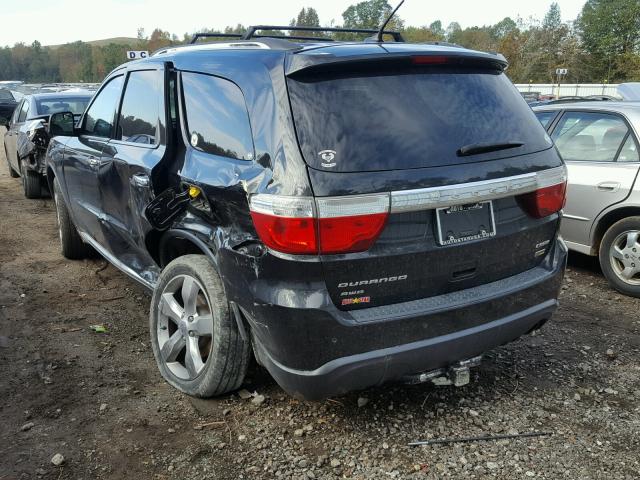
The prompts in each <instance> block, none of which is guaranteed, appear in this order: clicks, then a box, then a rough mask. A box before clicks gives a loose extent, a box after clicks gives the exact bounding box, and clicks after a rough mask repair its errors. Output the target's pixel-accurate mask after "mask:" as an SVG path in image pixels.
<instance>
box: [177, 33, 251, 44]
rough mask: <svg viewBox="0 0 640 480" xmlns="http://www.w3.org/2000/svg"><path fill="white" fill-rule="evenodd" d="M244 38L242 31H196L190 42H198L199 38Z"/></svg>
mask: <svg viewBox="0 0 640 480" xmlns="http://www.w3.org/2000/svg"><path fill="white" fill-rule="evenodd" d="M216 37H218V38H243V34H242V33H196V34H195V35H194V36H193V37H192V38H191V41H190V42H189V43H196V42H197V41H198V39H199V38H216Z"/></svg>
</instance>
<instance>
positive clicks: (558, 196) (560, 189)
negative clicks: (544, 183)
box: [518, 182, 567, 218]
mask: <svg viewBox="0 0 640 480" xmlns="http://www.w3.org/2000/svg"><path fill="white" fill-rule="evenodd" d="M566 190H567V182H562V183H558V184H557V185H551V186H548V187H543V188H539V189H538V190H536V191H535V192H530V193H526V194H524V195H520V197H518V200H519V201H520V205H521V206H522V208H523V209H524V210H525V211H526V212H527V213H528V214H529V215H531V216H532V217H534V218H543V217H547V216H549V215H551V214H553V213H556V212H559V211H560V210H562V207H564V202H565V194H566Z"/></svg>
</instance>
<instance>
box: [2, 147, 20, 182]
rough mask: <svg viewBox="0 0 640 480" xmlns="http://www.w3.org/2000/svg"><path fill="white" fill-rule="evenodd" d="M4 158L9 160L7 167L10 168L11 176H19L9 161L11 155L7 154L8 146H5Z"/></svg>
mask: <svg viewBox="0 0 640 480" xmlns="http://www.w3.org/2000/svg"><path fill="white" fill-rule="evenodd" d="M4 159H5V160H6V162H7V168H8V169H9V176H10V177H11V178H18V177H19V176H20V175H18V173H17V172H16V171H15V170H14V169H13V168H12V167H11V163H9V155H8V154H7V147H5V148H4Z"/></svg>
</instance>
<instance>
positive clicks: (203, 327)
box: [189, 314, 213, 337]
mask: <svg viewBox="0 0 640 480" xmlns="http://www.w3.org/2000/svg"><path fill="white" fill-rule="evenodd" d="M189 327H190V328H191V330H195V332H196V334H197V335H199V336H201V337H210V336H212V335H213V317H212V316H211V314H207V315H197V316H195V317H194V319H193V322H192V323H191V325H190V326H189Z"/></svg>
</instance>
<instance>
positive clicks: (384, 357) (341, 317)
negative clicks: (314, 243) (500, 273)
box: [239, 240, 567, 400]
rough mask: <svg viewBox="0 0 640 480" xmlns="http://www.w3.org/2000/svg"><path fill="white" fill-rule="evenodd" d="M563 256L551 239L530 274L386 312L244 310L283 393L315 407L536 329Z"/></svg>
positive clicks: (553, 293)
mask: <svg viewBox="0 0 640 480" xmlns="http://www.w3.org/2000/svg"><path fill="white" fill-rule="evenodd" d="M566 257H567V250H566V246H565V245H564V243H563V242H562V240H557V241H556V242H555V245H554V246H553V248H551V249H550V251H549V253H548V255H547V257H546V258H545V259H544V261H543V262H542V263H541V264H540V266H538V267H536V268H534V269H531V270H529V271H526V272H523V273H521V274H518V275H515V276H513V277H509V278H506V279H503V280H499V281H497V282H492V283H490V284H486V285H481V286H479V287H474V288H470V289H467V290H462V291H457V292H453V293H448V294H445V295H439V296H436V297H430V298H427V299H422V300H416V301H411V302H405V303H401V304H394V305H388V306H383V307H374V308H369V309H363V310H356V311H351V312H345V311H340V310H338V309H336V308H335V307H334V306H333V304H332V303H331V302H330V301H329V302H324V301H317V302H316V303H315V305H313V307H315V308H313V307H312V306H311V303H312V302H310V301H309V300H307V302H306V306H307V307H306V308H301V306H298V308H291V307H288V306H287V307H284V306H279V305H277V302H273V301H271V302H269V303H260V302H254V303H253V305H251V306H244V307H243V308H242V310H243V312H244V313H245V315H246V316H247V318H248V320H249V323H250V325H251V331H252V334H253V339H254V348H255V351H256V355H257V357H258V360H259V362H260V363H262V364H263V365H264V366H265V367H266V368H267V370H268V371H269V372H270V373H271V375H272V376H273V377H274V378H275V380H276V381H277V382H278V384H279V385H280V386H281V387H282V388H283V389H284V390H286V391H287V392H288V393H290V394H292V395H294V396H298V397H302V398H306V399H309V400H315V399H321V398H325V397H329V396H333V395H340V394H343V393H346V392H348V391H352V390H358V389H363V388H366V387H370V386H373V385H379V384H381V383H384V382H388V381H392V380H397V379H400V378H402V377H403V376H405V375H410V374H415V373H419V372H425V371H429V370H434V369H438V368H442V367H446V366H449V365H451V364H453V363H455V362H457V361H459V360H463V359H466V358H470V357H474V356H477V355H480V354H482V353H483V352H486V351H488V350H491V349H492V348H495V347H497V346H500V345H503V344H505V343H508V342H510V341H512V340H515V339H517V338H518V337H520V336H521V335H523V334H525V333H527V332H529V331H531V330H533V329H535V328H538V327H539V326H541V325H542V324H543V323H544V322H545V321H546V320H548V319H549V318H550V317H551V315H552V313H553V312H554V310H555V309H556V307H557V296H558V292H559V289H560V284H561V281H562V276H563V273H564V268H565V265H566ZM288 298H290V295H289V297H288ZM239 303H240V305H242V303H241V302H239Z"/></svg>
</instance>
